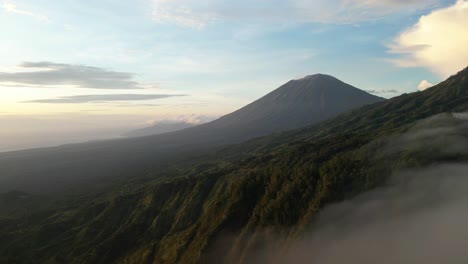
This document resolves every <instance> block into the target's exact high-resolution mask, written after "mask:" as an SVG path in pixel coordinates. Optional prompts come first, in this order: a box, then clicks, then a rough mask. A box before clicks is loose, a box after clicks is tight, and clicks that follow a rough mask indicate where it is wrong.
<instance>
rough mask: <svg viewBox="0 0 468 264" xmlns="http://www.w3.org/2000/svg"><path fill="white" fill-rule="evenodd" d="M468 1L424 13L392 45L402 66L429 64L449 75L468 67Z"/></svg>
mask: <svg viewBox="0 0 468 264" xmlns="http://www.w3.org/2000/svg"><path fill="white" fill-rule="evenodd" d="M467 29H468V1H464V0H459V1H457V3H455V4H454V5H452V6H450V7H446V8H442V9H438V10H435V11H433V12H432V13H430V14H428V15H426V16H422V17H421V18H420V19H419V21H418V23H417V24H416V25H414V26H412V27H411V28H409V29H407V30H406V31H404V32H403V33H401V34H400V35H399V36H398V37H397V38H396V40H395V41H394V43H393V44H392V45H390V52H391V53H394V54H399V55H401V57H399V58H397V59H395V60H393V62H394V63H395V64H396V65H398V66H400V67H426V68H429V69H430V70H432V71H433V72H435V73H437V74H439V75H440V76H442V77H448V76H450V75H451V74H454V73H457V72H458V71H460V70H462V69H463V68H465V67H466V66H468V48H467V47H468V34H467Z"/></svg>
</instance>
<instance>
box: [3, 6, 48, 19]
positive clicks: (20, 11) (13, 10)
mask: <svg viewBox="0 0 468 264" xmlns="http://www.w3.org/2000/svg"><path fill="white" fill-rule="evenodd" d="M1 8H2V9H3V10H5V11H6V12H8V13H14V14H19V15H24V16H29V17H33V18H35V19H38V20H40V21H44V22H48V21H50V19H49V18H48V17H47V16H46V15H43V14H39V13H35V12H32V11H28V10H24V9H20V8H18V7H17V6H16V4H14V3H13V2H11V1H5V2H3V3H2V4H1Z"/></svg>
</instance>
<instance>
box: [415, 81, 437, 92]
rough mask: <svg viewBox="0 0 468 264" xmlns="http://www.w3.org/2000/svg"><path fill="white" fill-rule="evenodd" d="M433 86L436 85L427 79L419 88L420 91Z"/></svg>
mask: <svg viewBox="0 0 468 264" xmlns="http://www.w3.org/2000/svg"><path fill="white" fill-rule="evenodd" d="M432 86H434V85H433V84H432V83H430V82H428V81H427V80H422V81H421V82H420V83H419V85H418V90H419V91H424V90H426V89H427V88H430V87H432Z"/></svg>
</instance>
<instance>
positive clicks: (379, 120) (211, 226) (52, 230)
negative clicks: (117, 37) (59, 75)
mask: <svg viewBox="0 0 468 264" xmlns="http://www.w3.org/2000/svg"><path fill="white" fill-rule="evenodd" d="M467 110H468V68H467V69H465V70H463V71H461V72H459V73H458V74H457V75H454V76H452V77H450V78H449V79H448V80H446V81H444V82H442V83H441V84H439V85H437V86H435V87H433V88H431V89H428V90H426V91H424V92H417V93H412V94H405V95H401V96H399V97H396V98H393V99H390V100H387V101H384V102H379V103H376V104H373V105H368V106H364V107H362V108H360V109H357V110H353V111H351V112H347V113H345V114H342V115H340V116H338V117H336V118H333V119H330V120H328V121H325V122H322V123H320V124H317V125H313V126H310V127H306V128H303V129H299V130H294V131H291V132H285V133H280V134H275V135H271V136H267V137H263V138H259V139H255V140H251V141H248V142H246V143H241V144H238V145H234V146H230V147H226V148H224V149H222V150H219V151H218V152H216V153H215V154H212V155H207V156H204V157H201V158H198V159H197V163H200V164H199V165H197V166H188V165H183V166H182V165H181V166H178V164H172V165H171V166H170V167H168V168H166V169H165V170H161V171H151V172H149V173H148V174H147V175H145V177H144V178H141V177H140V178H138V179H135V180H133V181H131V180H130V181H128V182H127V184H125V185H124V186H117V187H114V188H113V189H112V190H108V191H106V192H102V193H97V194H93V195H86V196H79V197H74V198H67V199H65V200H62V201H60V202H55V203H52V202H50V201H48V200H47V201H44V203H46V205H47V206H41V207H39V208H38V209H37V210H31V213H23V212H21V213H17V214H12V216H11V217H3V218H1V219H2V220H0V262H5V263H247V262H248V261H249V260H250V259H251V257H252V255H253V254H255V252H256V251H258V250H259V249H261V248H262V247H263V246H264V245H265V242H270V241H271V240H272V239H273V238H275V246H276V247H277V248H278V250H280V249H282V248H285V247H287V245H288V244H289V243H290V242H291V241H294V240H295V239H297V238H299V237H301V235H302V234H303V232H304V231H305V230H309V229H312V230H313V223H314V217H315V216H316V215H317V213H318V212H319V211H320V210H321V209H322V208H323V207H324V206H326V205H329V204H331V203H334V202H339V201H342V200H344V199H347V198H350V197H353V196H355V195H356V194H359V193H362V192H364V191H367V190H370V189H372V188H375V187H377V186H380V185H382V184H383V183H384V182H385V181H386V179H387V178H388V177H389V176H390V175H392V173H394V172H397V171H399V170H402V169H405V168H417V167H425V166H428V165H431V164H436V163H441V162H455V161H456V162H464V161H468V150H466V151H465V152H464V151H456V152H443V151H438V150H437V147H439V145H432V146H431V145H430V144H429V145H428V142H427V141H426V140H419V139H418V140H414V141H412V143H411V144H404V145H402V146H400V145H398V144H396V143H395V142H398V139H399V138H400V136H402V135H404V134H405V133H411V131H414V130H415V129H418V126H420V123H419V122H420V121H421V120H424V119H426V118H430V117H433V116H436V119H435V122H437V120H439V119H437V115H438V117H440V116H441V117H442V118H441V120H443V122H445V123H447V122H448V123H450V124H455V125H456V124H458V123H460V122H464V121H462V120H460V119H458V118H456V117H454V116H453V115H451V114H450V113H455V112H463V111H467ZM441 122H442V121H441ZM445 123H444V124H445ZM429 143H430V142H429ZM428 149H429V150H431V151H428ZM21 195H23V194H20V195H19V196H21ZM13 196H14V195H13ZM17 196H18V195H17ZM10 199H11V197H10ZM38 199H39V198H38ZM50 204H51V205H50Z"/></svg>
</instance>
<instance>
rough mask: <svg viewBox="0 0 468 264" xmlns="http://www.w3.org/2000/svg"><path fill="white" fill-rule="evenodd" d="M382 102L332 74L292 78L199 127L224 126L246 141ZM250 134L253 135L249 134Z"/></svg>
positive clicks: (212, 128) (216, 127) (229, 132)
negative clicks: (255, 99)
mask: <svg viewBox="0 0 468 264" xmlns="http://www.w3.org/2000/svg"><path fill="white" fill-rule="evenodd" d="M379 101H383V98H380V97H377V96H374V95H371V94H368V93H366V92H364V91H362V90H359V89H357V88H355V87H353V86H351V85H349V84H346V83H344V82H342V81H340V80H338V79H336V78H334V77H332V76H329V75H323V74H315V75H310V76H307V77H305V78H302V79H299V80H291V81H289V82H288V83H286V84H284V85H282V86H281V87H279V88H278V89H276V90H274V91H273V92H271V93H269V94H267V95H265V96H264V97H262V98H260V99H258V100H257V101H255V102H253V103H251V104H249V105H247V106H245V107H243V108H241V109H239V110H237V111H235V112H233V113H231V114H228V115H226V116H223V117H221V118H220V119H218V120H216V121H215V122H211V123H208V124H206V125H204V126H200V127H199V128H200V129H201V128H203V129H210V130H215V129H223V130H224V133H223V134H224V135H226V133H228V134H229V135H231V134H232V137H234V138H239V139H240V140H245V139H247V138H252V137H257V136H264V135H268V134H271V133H273V132H280V131H285V130H291V129H296V128H299V127H303V126H305V125H310V124H315V123H318V122H320V121H323V120H325V119H328V118H330V117H333V116H336V115H337V114H340V113H343V112H346V111H348V110H350V109H353V108H357V107H360V106H363V105H366V104H372V103H375V102H379ZM252 135H253V136H252Z"/></svg>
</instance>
